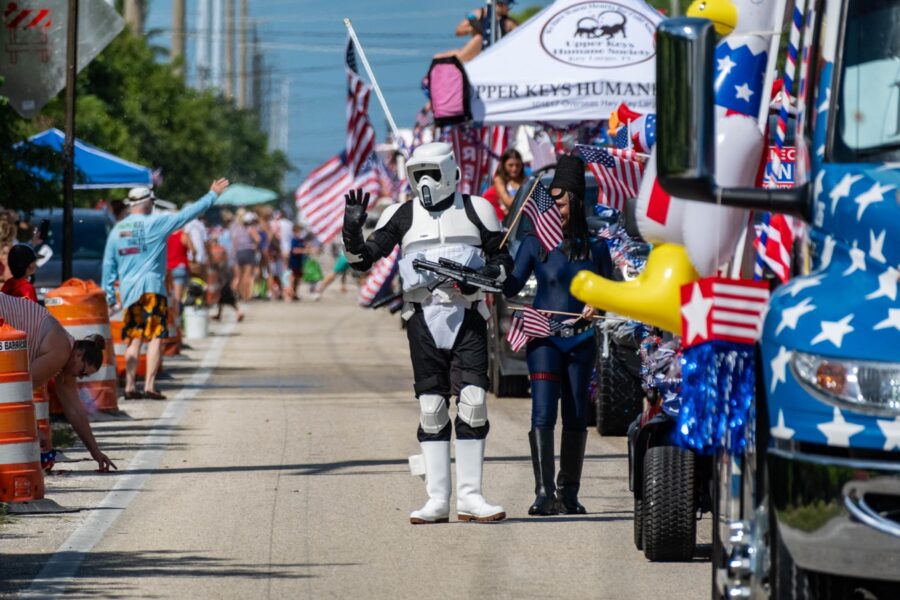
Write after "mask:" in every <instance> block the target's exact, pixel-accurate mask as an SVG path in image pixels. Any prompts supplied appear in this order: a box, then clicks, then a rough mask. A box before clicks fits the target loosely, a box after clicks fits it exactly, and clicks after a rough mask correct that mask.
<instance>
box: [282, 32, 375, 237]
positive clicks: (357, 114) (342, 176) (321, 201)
mask: <svg viewBox="0 0 900 600" xmlns="http://www.w3.org/2000/svg"><path fill="white" fill-rule="evenodd" d="M346 67H347V141H346V147H345V149H344V151H343V152H341V153H340V154H338V155H337V156H334V157H332V158H331V159H329V160H328V161H327V162H325V163H324V164H322V165H320V166H319V167H317V168H316V169H314V170H313V171H312V172H311V173H310V174H309V177H307V178H306V180H305V181H304V182H303V183H302V184H300V187H299V188H297V192H296V193H295V195H294V196H295V199H296V201H297V207H298V208H299V209H300V212H301V214H302V215H303V217H304V218H305V219H306V221H307V223H308V224H309V227H310V228H311V229H312V231H313V233H315V234H316V237H317V238H318V239H319V241H321V242H322V243H326V242H329V241H331V239H332V238H334V237H335V236H336V235H337V234H338V233H340V231H341V226H342V225H343V219H344V194H346V193H347V192H348V191H350V190H351V189H356V188H362V189H363V190H364V191H366V192H369V193H370V194H372V195H374V196H377V195H378V194H379V192H380V189H381V186H380V182H379V177H378V173H377V172H376V170H375V169H374V168H373V164H374V160H377V159H376V158H375V157H374V156H373V150H374V148H375V130H374V129H373V127H372V124H371V123H370V122H369V114H368V111H369V96H370V94H371V91H372V88H371V87H370V86H369V84H367V83H366V82H364V81H363V80H362V79H361V78H360V77H359V75H358V73H357V69H356V53H355V51H354V49H353V41H352V40H348V41H347V54H346Z"/></svg>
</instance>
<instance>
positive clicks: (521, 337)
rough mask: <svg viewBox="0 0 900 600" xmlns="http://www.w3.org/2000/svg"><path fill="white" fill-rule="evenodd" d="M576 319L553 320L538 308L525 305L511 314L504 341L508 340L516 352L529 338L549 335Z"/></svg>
mask: <svg viewBox="0 0 900 600" xmlns="http://www.w3.org/2000/svg"><path fill="white" fill-rule="evenodd" d="M577 320H578V317H575V318H572V319H568V320H566V321H563V322H559V321H555V320H553V319H551V318H550V317H549V316H548V315H546V314H544V313H543V312H541V311H540V309H537V308H532V307H531V306H526V307H525V308H523V309H522V310H521V311H520V312H519V313H517V314H514V315H513V319H512V325H511V326H510V328H509V333H507V334H506V341H507V342H509V346H510V348H512V351H513V352H518V351H519V350H520V349H521V348H522V347H523V346H524V345H525V344H527V343H528V342H530V341H531V340H533V339H535V338H545V337H550V336H551V335H554V334H555V333H557V332H559V331H560V330H561V329H562V328H563V327H565V326H566V325H571V324H572V323H574V322H576V321H577Z"/></svg>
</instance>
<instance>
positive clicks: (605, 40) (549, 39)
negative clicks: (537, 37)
mask: <svg viewBox="0 0 900 600" xmlns="http://www.w3.org/2000/svg"><path fill="white" fill-rule="evenodd" d="M655 36H656V24H655V23H654V22H653V21H651V20H650V19H648V18H647V16H646V15H644V14H642V13H640V12H638V11H636V10H634V9H632V8H629V7H628V6H624V5H622V4H618V3H616V2H582V3H579V4H575V5H573V6H569V7H567V8H565V9H563V10H561V11H559V12H558V13H556V14H555V15H553V16H552V17H550V19H549V20H548V21H547V23H546V24H545V25H544V28H543V30H542V31H541V46H542V47H543V49H544V51H545V52H546V53H547V54H549V55H550V57H552V58H554V59H556V60H558V61H560V62H563V63H566V64H569V65H574V66H576V67H584V68H587V69H612V68H622V67H627V66H629V65H636V64H638V63H642V62H644V61H647V60H650V59H651V58H653V56H654V55H655V54H656V42H655V40H656V37H655Z"/></svg>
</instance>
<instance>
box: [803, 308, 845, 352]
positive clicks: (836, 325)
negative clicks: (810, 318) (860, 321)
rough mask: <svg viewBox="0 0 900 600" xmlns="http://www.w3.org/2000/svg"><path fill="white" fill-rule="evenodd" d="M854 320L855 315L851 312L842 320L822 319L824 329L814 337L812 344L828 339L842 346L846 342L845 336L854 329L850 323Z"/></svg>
mask: <svg viewBox="0 0 900 600" xmlns="http://www.w3.org/2000/svg"><path fill="white" fill-rule="evenodd" d="M852 320H853V315H852V314H851V315H847V316H846V317H844V318H843V319H841V320H840V321H822V331H821V332H820V333H819V335H817V336H816V337H814V338H813V339H812V341H811V342H810V344H812V345H816V344H821V343H822V342H825V341H828V342H831V343H832V344H834V345H835V346H837V347H838V348H840V347H841V344H843V343H844V336H845V335H847V334H848V333H850V332H851V331H854V329H853V327H852V326H851V325H850V321H852Z"/></svg>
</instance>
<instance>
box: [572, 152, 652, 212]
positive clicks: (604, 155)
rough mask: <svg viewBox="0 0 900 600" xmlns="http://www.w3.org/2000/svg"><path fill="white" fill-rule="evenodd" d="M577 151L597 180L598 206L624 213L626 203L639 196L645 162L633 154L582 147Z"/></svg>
mask: <svg viewBox="0 0 900 600" xmlns="http://www.w3.org/2000/svg"><path fill="white" fill-rule="evenodd" d="M576 148H577V149H578V153H579V154H581V156H582V158H584V160H585V162H586V163H587V165H588V168H590V170H591V173H593V174H594V178H595V179H596V180H597V189H598V197H597V202H598V203H599V204H605V205H607V206H609V207H612V208H615V209H616V210H623V209H624V208H625V201H626V200H628V199H629V198H634V197H636V196H637V195H638V190H639V189H640V187H641V181H642V180H643V178H644V162H643V161H642V160H640V159H639V158H638V155H637V153H636V152H635V151H634V150H628V149H622V148H598V147H597V146H583V145H578V146H576Z"/></svg>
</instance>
